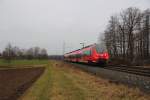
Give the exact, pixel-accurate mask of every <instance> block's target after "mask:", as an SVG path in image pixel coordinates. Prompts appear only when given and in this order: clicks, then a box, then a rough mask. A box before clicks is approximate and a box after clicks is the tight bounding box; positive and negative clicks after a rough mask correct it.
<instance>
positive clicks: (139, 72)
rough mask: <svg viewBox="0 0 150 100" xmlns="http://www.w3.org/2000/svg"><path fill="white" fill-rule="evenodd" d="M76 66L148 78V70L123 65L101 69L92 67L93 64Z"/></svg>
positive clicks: (149, 72)
mask: <svg viewBox="0 0 150 100" xmlns="http://www.w3.org/2000/svg"><path fill="white" fill-rule="evenodd" d="M78 64H81V65H86V66H88V67H97V68H98V67H100V68H104V69H109V70H114V71H120V72H125V73H130V74H136V75H141V76H147V77H150V68H144V67H136V66H125V65H124V66H123V65H108V66H104V67H101V66H99V65H93V64H84V63H78Z"/></svg>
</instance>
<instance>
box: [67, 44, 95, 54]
mask: <svg viewBox="0 0 150 100" xmlns="http://www.w3.org/2000/svg"><path fill="white" fill-rule="evenodd" d="M93 45H96V43H94V44H91V45H88V46H85V47H84V48H88V47H90V46H93ZM84 48H81V49H77V50H74V51H71V52H68V53H66V54H69V53H73V52H75V51H79V50H82V49H84Z"/></svg>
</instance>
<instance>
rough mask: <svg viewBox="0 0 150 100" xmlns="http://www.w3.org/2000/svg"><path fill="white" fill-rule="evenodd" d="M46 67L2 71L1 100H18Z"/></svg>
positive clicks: (0, 74)
mask: <svg viewBox="0 0 150 100" xmlns="http://www.w3.org/2000/svg"><path fill="white" fill-rule="evenodd" d="M44 69H45V68H44V67H37V68H35V67H34V68H19V69H4V70H0V100H16V99H17V98H18V97H19V96H20V95H21V94H23V92H24V91H25V90H26V89H27V88H28V87H29V86H31V85H32V83H33V82H35V81H36V80H37V78H38V77H39V76H40V75H41V74H42V73H43V72H44Z"/></svg>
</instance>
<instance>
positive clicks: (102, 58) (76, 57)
mask: <svg viewBox="0 0 150 100" xmlns="http://www.w3.org/2000/svg"><path fill="white" fill-rule="evenodd" d="M108 59H109V54H108V52H107V51H106V50H104V49H101V48H100V45H98V44H92V45H89V46H86V47H84V48H82V49H78V50H75V51H72V52H69V53H66V54H65V55H64V60H66V61H71V62H84V63H95V64H106V63H107V61H108Z"/></svg>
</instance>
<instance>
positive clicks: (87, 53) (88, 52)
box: [83, 50, 91, 55]
mask: <svg viewBox="0 0 150 100" xmlns="http://www.w3.org/2000/svg"><path fill="white" fill-rule="evenodd" d="M83 55H91V51H90V50H85V51H83Z"/></svg>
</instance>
